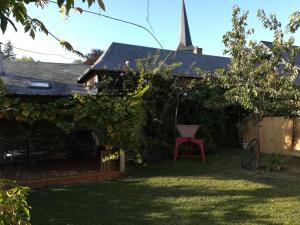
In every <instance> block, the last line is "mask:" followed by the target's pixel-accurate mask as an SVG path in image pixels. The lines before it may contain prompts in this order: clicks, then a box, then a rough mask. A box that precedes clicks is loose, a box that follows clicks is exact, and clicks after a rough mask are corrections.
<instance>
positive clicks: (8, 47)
mask: <svg viewBox="0 0 300 225" xmlns="http://www.w3.org/2000/svg"><path fill="white" fill-rule="evenodd" d="M3 54H4V56H5V57H6V58H8V59H9V60H15V59H16V54H15V53H14V46H13V45H12V43H11V41H8V42H7V43H6V44H5V45H4V49H3Z"/></svg>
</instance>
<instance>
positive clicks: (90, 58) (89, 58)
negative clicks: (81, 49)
mask: <svg viewBox="0 0 300 225" xmlns="http://www.w3.org/2000/svg"><path fill="white" fill-rule="evenodd" d="M102 54H103V51H102V50H101V49H96V48H93V49H92V50H91V52H90V53H88V54H86V55H85V58H86V60H85V61H84V64H86V65H93V64H94V63H95V62H96V61H97V59H98V58H99V57H100V56H101V55H102Z"/></svg>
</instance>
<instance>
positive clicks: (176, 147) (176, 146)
mask: <svg viewBox="0 0 300 225" xmlns="http://www.w3.org/2000/svg"><path fill="white" fill-rule="evenodd" d="M177 155H178V142H177V141H176V143H175V149H174V161H175V162H176V160H177Z"/></svg>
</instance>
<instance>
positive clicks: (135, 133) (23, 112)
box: [0, 78, 148, 150]
mask: <svg viewBox="0 0 300 225" xmlns="http://www.w3.org/2000/svg"><path fill="white" fill-rule="evenodd" d="M147 89H148V85H147V84H144V83H143V82H142V78H141V80H140V81H139V82H138V83H137V86H136V87H135V88H134V90H133V91H132V92H130V93H127V94H126V95H123V96H107V95H103V94H101V93H99V94H98V95H96V96H90V95H87V96H82V95H77V94H76V95H74V96H69V97H63V98H59V99H54V100H52V101H46V102H45V101H43V100H42V99H41V98H34V97H32V98H22V97H16V96H9V95H6V96H2V97H1V98H0V109H8V108H10V109H13V110H10V111H2V112H0V118H5V119H8V120H9V119H11V120H17V121H20V122H27V123H30V124H33V123H35V122H39V121H48V122H50V123H53V124H55V125H56V126H57V127H59V128H61V129H63V130H64V131H65V132H71V131H72V130H74V129H82V128H84V129H90V130H97V131H98V132H99V133H100V135H101V141H102V144H103V145H104V144H111V145H114V146H116V147H119V148H122V149H123V150H132V149H138V146H139V143H140V140H139V138H140V136H141V128H142V126H143V124H144V110H143V107H142V102H141V98H142V96H143V94H144V93H145V92H146V91H147ZM2 92H3V93H5V91H4V90H2Z"/></svg>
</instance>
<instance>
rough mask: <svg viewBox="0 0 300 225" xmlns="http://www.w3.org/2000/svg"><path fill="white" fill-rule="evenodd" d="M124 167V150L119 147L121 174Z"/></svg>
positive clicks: (123, 171)
mask: <svg viewBox="0 0 300 225" xmlns="http://www.w3.org/2000/svg"><path fill="white" fill-rule="evenodd" d="M125 169H126V161H125V152H124V151H123V150H122V149H121V150H120V171H121V173H122V174H124V173H125Z"/></svg>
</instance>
